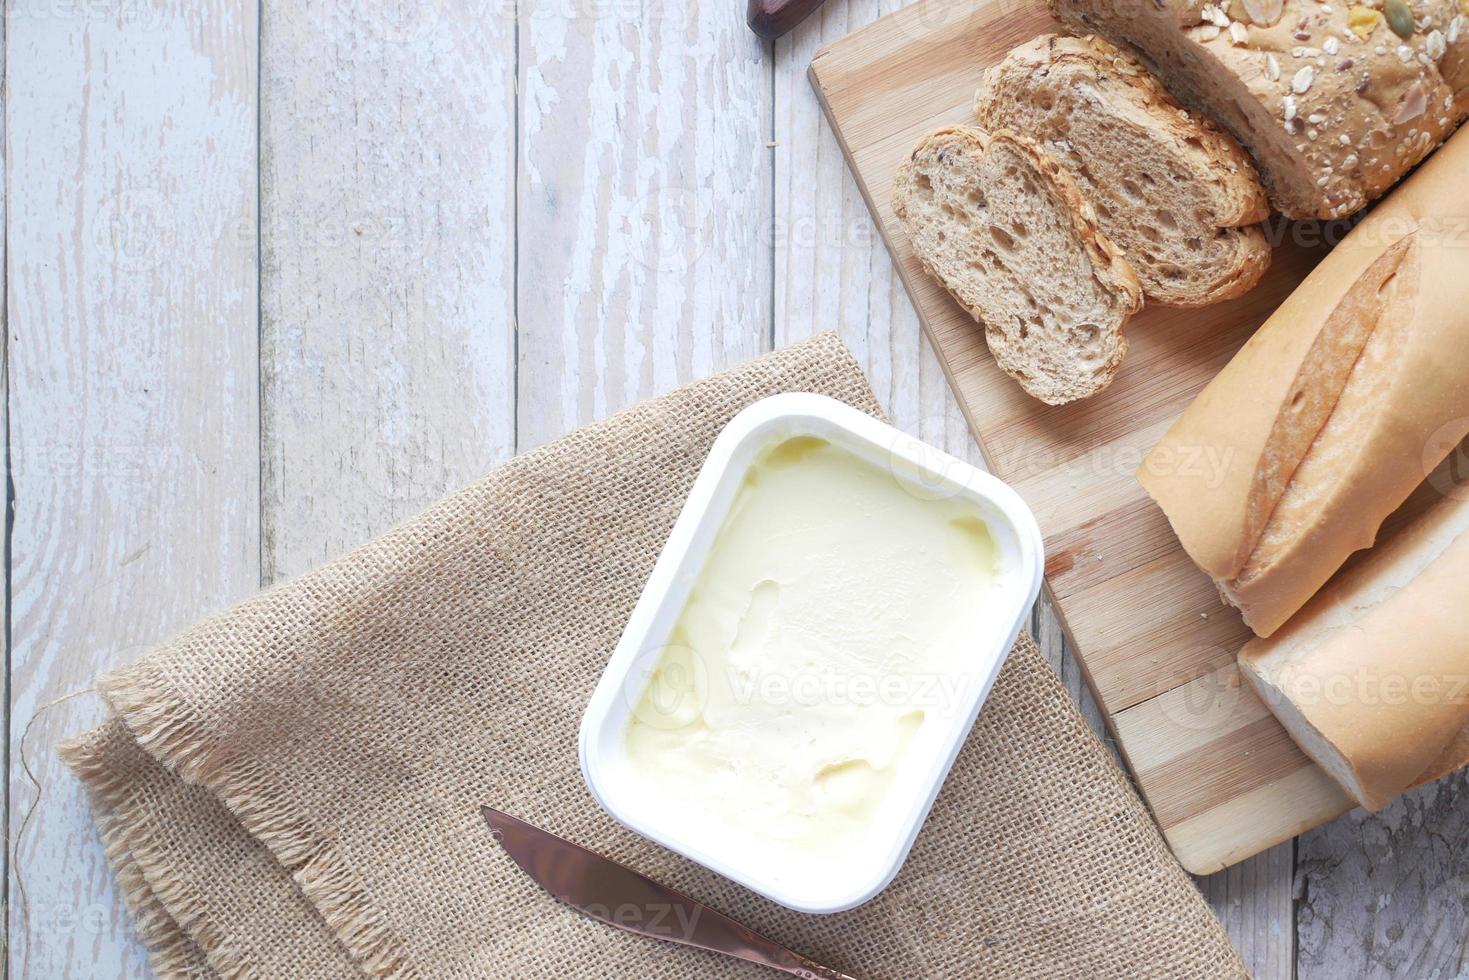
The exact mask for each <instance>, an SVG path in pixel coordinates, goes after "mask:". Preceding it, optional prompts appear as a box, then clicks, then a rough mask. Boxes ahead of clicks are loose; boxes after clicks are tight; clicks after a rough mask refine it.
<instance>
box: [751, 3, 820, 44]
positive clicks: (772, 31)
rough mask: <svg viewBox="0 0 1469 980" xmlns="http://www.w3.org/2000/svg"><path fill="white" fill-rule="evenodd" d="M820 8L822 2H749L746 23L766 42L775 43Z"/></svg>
mask: <svg viewBox="0 0 1469 980" xmlns="http://www.w3.org/2000/svg"><path fill="white" fill-rule="evenodd" d="M819 6H821V0H749V6H747V7H746V8H745V22H746V23H747V24H749V25H750V30H752V31H754V32H755V33H756V34H758V35H760V36H761V37H763V38H765V40H767V41H774V40H775V39H776V38H778V37H780V36H781V35H782V34H784V33H785V32H786V31H789V30H790V29H791V28H792V27H795V26H796V25H797V24H799V23H800V22H801V21H803V20H805V19H806V18H807V17H809V16H811V12H812V11H814V10H815V9H816V8H817V7H819Z"/></svg>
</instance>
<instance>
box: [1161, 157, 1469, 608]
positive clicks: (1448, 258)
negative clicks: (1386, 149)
mask: <svg viewBox="0 0 1469 980" xmlns="http://www.w3.org/2000/svg"><path fill="white" fill-rule="evenodd" d="M1466 174H1469V134H1465V133H1460V134H1459V135H1457V136H1455V137H1454V138H1453V139H1452V140H1450V141H1449V143H1448V144H1447V145H1446V146H1445V147H1444V148H1443V149H1442V150H1441V151H1439V153H1437V154H1435V155H1434V157H1433V158H1432V159H1430V160H1429V161H1428V163H1427V164H1425V165H1424V166H1423V167H1422V168H1421V169H1420V170H1419V171H1418V172H1417V173H1416V174H1414V175H1413V177H1411V178H1410V179H1409V180H1408V181H1407V182H1405V183H1404V184H1403V185H1402V186H1401V187H1399V188H1398V189H1397V190H1396V191H1394V193H1393V194H1392V195H1391V196H1390V197H1389V198H1388V199H1387V200H1386V201H1385V202H1384V203H1383V204H1382V205H1381V206H1380V207H1378V208H1377V209H1376V210H1374V211H1373V212H1372V213H1371V214H1370V215H1369V216H1368V217H1367V218H1366V219H1365V220H1364V221H1363V222H1362V223H1361V224H1360V225H1359V226H1358V227H1357V228H1355V229H1353V231H1352V232H1351V234H1349V235H1348V236H1347V237H1346V239H1345V240H1344V241H1343V242H1342V243H1341V244H1340V245H1339V246H1338V247H1337V248H1336V250H1335V251H1333V252H1332V253H1331V255H1329V256H1327V258H1326V259H1325V260H1323V261H1322V263H1321V264H1320V265H1319V266H1317V268H1316V269H1315V270H1314V271H1313V272H1312V273H1311V275H1310V276H1308V277H1307V278H1306V280H1305V281H1304V282H1303V283H1302V284H1301V285H1300V287H1299V288H1298V289H1297V290H1296V291H1295V292H1294V293H1292V294H1291V296H1290V297H1289V298H1288V299H1287V300H1286V301H1285V303H1284V304H1282V305H1281V307H1280V308H1279V309H1278V310H1277V311H1276V313H1275V314H1274V315H1273V316H1271V318H1270V319H1269V320H1268V321H1266V323H1265V325H1264V326H1263V327H1261V328H1260V330H1259V331H1258V332H1257V333H1256V334H1255V336H1254V337H1252V338H1251V339H1250V340H1249V342H1247V343H1246V344H1245V346H1244V347H1243V348H1242V349H1241V350H1240V352H1239V353H1238V354H1237V355H1236V356H1235V357H1234V359H1233V360H1232V361H1230V363H1229V364H1228V365H1226V366H1225V368H1224V370H1223V371H1221V372H1220V373H1219V375H1218V376H1217V377H1215V379H1214V380H1213V381H1212V382H1210V383H1209V385H1208V386H1207V387H1205V389H1204V390H1203V391H1202V392H1201V393H1200V394H1199V397H1198V398H1197V399H1196V400H1195V401H1194V402H1193V404H1192V405H1190V406H1189V408H1188V409H1187V410H1186V411H1185V412H1184V414H1183V416H1182V417H1181V418H1179V420H1178V421H1177V422H1176V423H1175V424H1174V425H1173V427H1172V428H1171V429H1170V430H1169V431H1168V433H1167V434H1166V435H1165V436H1164V437H1163V439H1162V441H1161V442H1159V444H1158V445H1157V446H1155V447H1154V448H1153V450H1152V451H1151V452H1150V453H1149V454H1148V455H1147V457H1145V458H1144V460H1143V464H1142V466H1141V467H1140V468H1139V470H1138V480H1139V481H1140V482H1141V483H1142V485H1143V487H1144V489H1145V490H1147V492H1148V493H1149V494H1150V495H1151V496H1152V497H1153V499H1154V500H1156V501H1157V502H1158V504H1159V505H1160V506H1161V507H1162V508H1163V511H1164V513H1166V514H1167V516H1168V520H1169V522H1170V523H1171V524H1172V525H1173V529H1174V531H1175V532H1177V534H1178V537H1179V540H1180V541H1181V542H1182V543H1183V546H1184V549H1185V550H1186V551H1187V552H1188V554H1189V556H1190V557H1191V558H1192V559H1193V560H1194V562H1195V563H1196V564H1197V565H1198V566H1199V567H1200V568H1202V569H1203V570H1204V571H1205V572H1207V573H1208V574H1209V575H1210V577H1212V578H1213V579H1214V581H1215V583H1216V585H1218V587H1219V590H1220V593H1221V595H1222V596H1223V598H1224V599H1225V601H1227V602H1229V603H1231V604H1232V605H1235V606H1237V607H1239V609H1240V611H1241V612H1242V613H1243V615H1244V618H1245V621H1246V622H1247V623H1248V624H1249V625H1250V627H1251V628H1253V629H1254V631H1255V632H1256V633H1257V634H1259V635H1260V636H1269V635H1270V634H1271V633H1273V632H1274V631H1275V630H1277V629H1279V628H1280V626H1281V625H1282V624H1283V623H1285V621H1286V620H1287V619H1288V618H1289V617H1290V616H1291V614H1292V613H1294V612H1295V611H1296V610H1297V609H1299V608H1300V607H1301V606H1302V605H1304V604H1305V603H1306V601H1307V600H1309V599H1310V598H1311V596H1312V595H1314V594H1315V592H1316V591H1317V590H1318V589H1319V588H1320V587H1321V586H1322V585H1323V584H1324V583H1325V582H1326V580H1327V579H1328V578H1330V577H1331V575H1332V574H1333V573H1334V572H1335V571H1336V570H1337V569H1338V568H1340V567H1341V565H1342V563H1343V562H1344V561H1345V560H1346V559H1347V557H1348V556H1349V555H1350V554H1351V553H1352V552H1354V551H1357V550H1358V549H1361V548H1367V547H1370V546H1371V545H1372V542H1373V539H1374V537H1375V535H1376V533H1377V530H1378V528H1379V527H1380V526H1381V524H1382V521H1383V519H1384V518H1386V517H1387V516H1388V515H1389V514H1390V513H1392V511H1393V510H1395V509H1396V508H1397V507H1398V506H1399V505H1400V504H1401V503H1402V502H1403V501H1404V500H1405V499H1406V498H1407V497H1408V495H1409V494H1410V493H1411V492H1412V491H1413V488H1414V487H1415V486H1417V485H1418V484H1419V483H1420V482H1421V481H1422V480H1423V478H1424V477H1425V476H1426V475H1427V474H1428V472H1429V471H1430V470H1432V469H1433V467H1434V466H1436V465H1437V464H1438V463H1439V461H1440V460H1442V459H1443V458H1444V456H1446V455H1447V454H1448V452H1449V450H1450V449H1451V448H1452V447H1453V446H1454V445H1455V444H1457V443H1458V442H1459V441H1460V440H1461V439H1463V437H1464V436H1465V434H1466V433H1469V371H1466V370H1465V369H1464V366H1463V358H1464V356H1465V352H1466V351H1469V193H1465V186H1464V185H1465V175H1466Z"/></svg>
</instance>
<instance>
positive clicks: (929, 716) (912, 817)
mask: <svg viewBox="0 0 1469 980" xmlns="http://www.w3.org/2000/svg"><path fill="white" fill-rule="evenodd" d="M1043 566H1044V561H1043V557H1042V543H1041V535H1040V531H1039V529H1038V528H1037V526H1036V523H1035V519H1034V517H1033V516H1032V515H1031V513H1030V511H1029V509H1028V508H1027V507H1026V506H1025V504H1024V503H1022V502H1021V500H1020V498H1019V496H1018V495H1016V493H1015V492H1014V491H1013V490H1011V489H1010V488H1009V487H1007V486H1005V485H1004V484H1003V483H1001V482H1000V481H999V480H997V479H995V478H994V477H992V476H990V475H989V474H987V473H984V472H983V471H981V470H978V469H976V468H974V467H972V466H970V465H968V464H967V463H964V462H962V461H960V460H958V459H955V458H953V457H952V456H949V455H947V454H945V453H942V452H940V451H938V450H936V449H933V448H931V447H929V446H926V445H924V444H922V443H920V442H918V441H917V440H915V439H912V438H910V437H908V436H905V435H904V434H903V433H901V432H899V431H898V430H896V429H894V428H892V427H891V426H888V425H884V424H883V423H881V422H878V421H877V420H875V419H873V418H871V417H869V416H868V415H866V414H864V413H862V412H859V411H857V410H856V409H853V408H851V407H849V406H847V405H844V404H842V403H840V402H837V401H835V400H833V399H830V398H825V397H822V396H819V395H809V394H785V395H776V396H774V397H771V398H767V399H764V400H762V401H760V402H757V403H756V404H754V405H751V406H750V407H749V408H747V409H745V410H744V411H743V412H741V413H740V414H739V415H737V416H736V417H735V418H734V419H733V420H731V421H730V423H729V424H728V425H727V426H726V427H725V429H724V431H723V432H721V433H720V435H719V437H718V439H716V440H715V443H714V445H713V447H712V448H711V450H710V452H709V456H708V459H707V460H706V461H705V463H704V466H703V468H702V469H701V470H700V472H699V475H698V477H697V479H696V480H695V481H694V485H693V488H692V490H691V491H690V493H689V497H688V500H687V502H686V503H685V504H684V507H683V510H682V512H681V513H680V514H679V517H678V520H677V521H676V522H675V524H674V527H673V530H672V532H671V533H670V535H669V538H668V541H667V543H666V544H665V545H664V548H663V551H662V553H661V554H660V555H659V558H658V561H657V563H656V565H655V566H654V568H653V571H652V574H651V575H650V576H649V579H648V582H647V584H646V586H645V587H644V589H643V592H642V595H641V597H640V599H639V600H638V603H637V605H636V607H635V608H634V610H633V612H632V615H631V617H630V618H629V620H628V623H627V627H626V629H625V630H624V632H623V634H622V638H621V640H620V641H619V642H618V645H617V648H616V650H615V651H614V652H613V654H612V657H611V659H610V660H609V662H608V664H607V668H606V670H605V672H604V673H603V675H602V678H601V680H600V682H599V683H598V685H597V687H596V689H595V691H594V692H593V693H592V697H591V700H590V702H589V704H588V706H587V709H586V713H585V714H584V716H583V718H582V724H581V733H580V740H579V741H580V745H579V750H580V758H581V768H582V774H583V775H584V777H585V778H586V782H587V785H588V787H589V788H590V789H591V792H592V795H593V796H594V797H595V798H596V799H597V801H598V802H599V803H600V804H601V805H602V807H603V808H604V809H605V810H606V811H607V812H608V813H609V814H610V815H611V816H613V817H614V818H615V819H616V820H618V821H619V822H621V823H622V824H624V825H625V826H627V827H628V828H630V829H631V830H633V831H635V832H637V833H639V834H641V835H643V836H645V837H647V838H649V839H651V840H653V841H656V842H658V843H660V844H662V845H663V846H665V847H668V848H670V849H671V850H674V851H676V852H678V853H679V854H682V855H684V856H685V857H687V858H690V859H691V860H693V861H696V862H698V863H699V864H702V865H704V866H705V867H708V868H710V869H711V870H713V871H716V872H718V873H719V874H722V875H724V876H726V877H728V878H730V879H732V880H734V881H736V882H738V883H739V884H741V885H743V886H745V887H747V888H749V889H751V890H752V891H755V892H757V893H759V894H761V895H763V896H765V897H766V898H769V899H771V900H772V901H775V902H778V903H780V904H781V905H784V906H786V907H788V908H791V909H795V910H797V911H802V912H810V913H831V912H840V911H844V910H846V909H850V908H853V907H855V906H857V905H860V904H862V903H863V902H866V901H868V900H869V899H871V898H872V897H873V896H875V895H877V894H878V893H879V892H880V891H882V889H883V888H885V887H886V886H887V885H888V883H889V882H891V881H892V879H893V877H894V876H895V875H896V874H897V873H898V870H899V869H900V868H901V867H902V864H903V861H904V859H905V858H906V857H907V855H908V851H909V849H910V848H911V847H912V845H913V841H914V839H915V838H916V837H917V835H918V831H919V829H920V828H921V827H922V825H923V821H924V819H925V818H926V817H927V816H928V811H929V809H930V807H931V806H932V805H933V801H934V799H935V797H936V796H937V795H938V792H939V789H940V788H941V787H942V785H943V782H944V779H945V778H946V777H947V775H948V773H949V769H950V767H951V766H952V765H953V763H954V759H955V758H956V756H957V755H958V753H959V750H960V748H961V747H962V745H963V743H964V740H965V738H966V737H967V736H968V734H969V731H970V729H971V728H972V727H973V725H974V721H975V719H976V718H977V717H978V715H979V711H980V708H981V707H982V706H983V704H984V701H985V698H986V696H987V695H988V693H989V691H990V688H991V686H992V685H993V683H994V680H995V677H996V675H997V674H998V673H999V671H1000V667H1001V666H1002V664H1003V663H1004V660H1005V656H1006V654H1007V653H1008V652H1009V650H1010V647H1011V645H1012V644H1013V643H1014V641H1015V638H1016V636H1017V635H1018V634H1019V632H1020V629H1021V627H1022V625H1023V624H1024V622H1025V620H1026V618H1027V616H1028V615H1029V612H1030V608H1031V606H1032V605H1033V603H1034V602H1035V599H1036V596H1037V594H1038V593H1039V591H1040V585H1041V576H1042V572H1043Z"/></svg>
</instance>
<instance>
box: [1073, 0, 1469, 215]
mask: <svg viewBox="0 0 1469 980" xmlns="http://www.w3.org/2000/svg"><path fill="white" fill-rule="evenodd" d="M1051 6H1052V9H1053V10H1054V11H1055V12H1056V14H1057V15H1058V16H1059V17H1060V18H1061V19H1062V20H1063V21H1066V22H1067V23H1068V24H1070V25H1072V26H1073V27H1074V28H1076V29H1077V30H1078V31H1080V32H1082V33H1098V34H1102V35H1103V36H1105V37H1107V38H1109V39H1110V40H1112V41H1113V42H1114V43H1117V44H1119V45H1121V46H1123V47H1125V48H1128V49H1129V50H1132V51H1134V52H1136V53H1137V54H1138V56H1139V57H1140V58H1141V59H1142V61H1143V62H1144V63H1145V64H1147V65H1148V67H1150V68H1152V69H1153V71H1154V72H1155V73H1157V75H1158V76H1159V77H1160V78H1161V79H1162V80H1163V84H1164V85H1166V86H1167V87H1168V89H1169V91H1171V92H1172V93H1173V95H1174V96H1175V97H1177V98H1178V99H1179V100H1180V101H1182V102H1183V103H1184V104H1185V105H1187V106H1188V107H1189V108H1191V109H1194V110H1196V111H1199V112H1203V113H1205V114H1207V115H1209V116H1211V117H1212V118H1213V119H1214V120H1215V121H1216V122H1218V123H1219V124H1220V125H1222V126H1223V127H1224V128H1225V129H1227V130H1229V131H1230V132H1231V133H1233V134H1234V136H1235V138H1236V139H1238V140H1239V141H1240V142H1241V143H1243V144H1244V145H1245V146H1246V148H1248V149H1249V150H1250V151H1251V152H1252V153H1253V154H1254V157H1255V162H1256V164H1257V166H1258V167H1259V168H1260V175H1261V177H1262V178H1263V179H1264V182H1265V187H1266V189H1267V190H1268V191H1269V192H1270V198H1271V200H1272V201H1273V202H1274V204H1275V206H1276V208H1278V209H1279V210H1280V211H1281V212H1282V213H1283V214H1285V215H1286V216H1288V217H1292V218H1339V217H1345V216H1347V215H1350V214H1353V213H1355V212H1356V211H1358V210H1360V209H1361V208H1362V207H1363V206H1364V205H1366V204H1368V203H1370V202H1371V201H1373V200H1376V199H1377V198H1378V197H1380V196H1381V195H1382V194H1383V193H1385V192H1386V191H1387V189H1388V188H1390V187H1391V186H1392V185H1393V184H1394V183H1396V182H1397V181H1398V179H1399V178H1401V177H1402V176H1403V175H1404V174H1406V173H1407V172H1408V171H1409V170H1411V169H1412V168H1413V166H1414V165H1415V164H1417V163H1418V161H1420V160H1422V159H1423V158H1424V157H1425V156H1427V155H1428V154H1429V153H1430V152H1432V150H1433V148H1434V147H1435V146H1437V145H1438V143H1439V142H1440V141H1441V140H1443V139H1444V137H1445V136H1447V135H1448V134H1449V133H1451V132H1453V130H1454V128H1455V127H1456V126H1457V125H1458V124H1459V122H1460V121H1461V120H1463V119H1464V118H1465V114H1466V112H1469V10H1466V9H1465V7H1464V6H1463V5H1462V0H1369V2H1367V3H1356V2H1350V0H1340V2H1338V0H1333V2H1331V3H1321V2H1318V0H1283V2H1282V0H1218V2H1214V3H1203V2H1200V0H1130V2H1126V3H1119V2H1118V0H1051Z"/></svg>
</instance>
